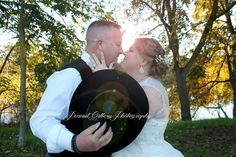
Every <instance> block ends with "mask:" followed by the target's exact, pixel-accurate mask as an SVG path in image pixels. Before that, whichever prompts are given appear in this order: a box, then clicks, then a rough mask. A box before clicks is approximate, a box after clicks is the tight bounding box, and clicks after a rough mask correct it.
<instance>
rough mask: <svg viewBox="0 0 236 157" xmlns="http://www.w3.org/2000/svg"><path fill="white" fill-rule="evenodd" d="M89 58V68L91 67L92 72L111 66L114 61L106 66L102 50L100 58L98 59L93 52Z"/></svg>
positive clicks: (110, 67)
mask: <svg viewBox="0 0 236 157" xmlns="http://www.w3.org/2000/svg"><path fill="white" fill-rule="evenodd" d="M89 59H90V64H89V66H90V68H91V69H92V71H93V72H96V71H99V70H104V69H112V68H113V64H114V62H112V63H111V64H110V65H109V67H107V65H106V61H105V57H104V54H103V52H101V60H99V59H98V58H97V56H96V55H95V54H92V55H91V57H90V58H89Z"/></svg>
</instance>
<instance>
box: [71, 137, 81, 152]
mask: <svg viewBox="0 0 236 157" xmlns="http://www.w3.org/2000/svg"><path fill="white" fill-rule="evenodd" d="M76 138H77V135H76V134H74V136H73V137H72V140H71V148H72V150H73V151H74V152H75V153H78V154H80V153H81V151H80V150H79V148H78V147H77V144H76Z"/></svg>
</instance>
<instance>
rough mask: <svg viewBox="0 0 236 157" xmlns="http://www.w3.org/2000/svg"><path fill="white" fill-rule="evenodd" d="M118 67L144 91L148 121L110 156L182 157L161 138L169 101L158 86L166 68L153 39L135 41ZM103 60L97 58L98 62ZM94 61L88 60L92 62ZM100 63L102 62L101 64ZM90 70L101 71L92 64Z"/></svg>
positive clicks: (160, 49)
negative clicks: (125, 144) (133, 136)
mask: <svg viewBox="0 0 236 157" xmlns="http://www.w3.org/2000/svg"><path fill="white" fill-rule="evenodd" d="M124 56H125V58H124V61H123V62H121V64H120V66H121V68H122V69H125V70H124V71H125V72H126V73H128V74H129V75H130V76H132V77H133V78H134V79H135V80H136V81H138V82H139V84H140V85H141V86H142V88H143V89H144V91H145V93H146V95H147V97H148V102H149V118H148V120H147V122H146V124H145V126H144V128H143V129H142V131H141V132H140V134H139V135H138V137H137V138H136V139H135V140H134V141H133V142H132V143H131V144H129V145H128V146H127V147H125V148H123V149H122V150H120V151H118V152H115V153H113V154H112V157H131V156H134V157H144V156H147V157H183V154H182V153H181V152H180V151H178V150H177V149H175V148H174V147H173V146H172V145H171V144H169V143H168V142H167V141H165V139H164V132H165V129H166V126H167V123H168V120H169V118H168V117H169V100H168V94H167V91H166V89H165V87H164V86H163V85H162V83H161V78H162V76H163V75H164V73H165V71H166V69H167V66H166V64H165V63H164V62H163V61H164V50H163V48H162V46H161V45H160V44H159V42H158V41H157V40H155V39H153V38H137V39H136V40H135V42H134V44H133V45H132V46H131V47H130V49H129V50H128V51H127V52H125V53H124ZM102 59H103V57H101V60H102ZM95 60H97V58H96V59H94V60H93V59H91V61H93V62H94V61H95ZM101 62H102V63H103V64H104V61H101ZM96 64H97V67H95V68H92V69H93V70H94V71H97V70H101V67H102V66H101V64H100V65H98V64H99V63H98V62H96Z"/></svg>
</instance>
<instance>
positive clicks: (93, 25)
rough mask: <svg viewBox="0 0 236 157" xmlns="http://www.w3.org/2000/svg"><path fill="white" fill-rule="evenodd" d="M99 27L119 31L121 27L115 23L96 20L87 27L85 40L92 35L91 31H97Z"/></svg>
mask: <svg viewBox="0 0 236 157" xmlns="http://www.w3.org/2000/svg"><path fill="white" fill-rule="evenodd" d="M101 27H107V28H116V29H121V26H120V25H119V24H118V23H117V22H115V21H107V20H97V21H94V22H92V23H91V24H90V25H89V26H88V29H87V31H86V40H88V39H90V35H91V34H93V31H95V30H98V28H101Z"/></svg>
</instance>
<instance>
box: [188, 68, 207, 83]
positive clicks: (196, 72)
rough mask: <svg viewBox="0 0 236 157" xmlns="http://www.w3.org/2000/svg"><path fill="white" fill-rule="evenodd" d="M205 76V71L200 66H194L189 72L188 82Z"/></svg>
mask: <svg viewBox="0 0 236 157" xmlns="http://www.w3.org/2000/svg"><path fill="white" fill-rule="evenodd" d="M205 76H206V75H205V69H204V68H203V67H202V66H200V65H196V66H195V67H193V68H192V70H191V72H190V73H189V79H190V80H196V79H198V78H200V77H205Z"/></svg>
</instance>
